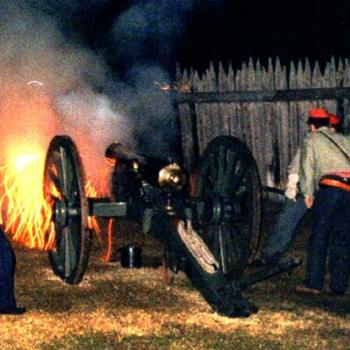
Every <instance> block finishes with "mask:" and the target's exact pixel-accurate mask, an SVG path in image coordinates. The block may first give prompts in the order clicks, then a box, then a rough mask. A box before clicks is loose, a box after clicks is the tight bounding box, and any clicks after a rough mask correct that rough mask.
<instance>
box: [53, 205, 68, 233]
mask: <svg viewBox="0 0 350 350" xmlns="http://www.w3.org/2000/svg"><path fill="white" fill-rule="evenodd" d="M53 213H54V222H55V224H56V225H58V226H59V227H60V228H62V227H65V226H67V225H68V210H67V204H66V201H65V200H56V201H55V203H54V206H53Z"/></svg>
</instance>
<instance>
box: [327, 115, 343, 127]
mask: <svg viewBox="0 0 350 350" xmlns="http://www.w3.org/2000/svg"><path fill="white" fill-rule="evenodd" d="M328 116H329V124H331V125H335V126H337V125H339V124H340V122H341V120H340V117H339V116H337V115H335V114H332V113H328Z"/></svg>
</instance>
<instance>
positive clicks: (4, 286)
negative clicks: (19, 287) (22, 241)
mask: <svg viewBox="0 0 350 350" xmlns="http://www.w3.org/2000/svg"><path fill="white" fill-rule="evenodd" d="M15 266H16V258H15V253H14V251H13V249H12V247H11V244H10V242H9V240H8V239H7V238H6V236H5V234H4V232H3V231H2V230H1V229H0V309H3V308H7V307H15V306H16V300H15V294H14V275H15Z"/></svg>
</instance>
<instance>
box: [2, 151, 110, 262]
mask: <svg viewBox="0 0 350 350" xmlns="http://www.w3.org/2000/svg"><path fill="white" fill-rule="evenodd" d="M8 159H9V161H7V163H6V164H5V165H4V166H2V167H0V177H1V179H2V182H1V183H0V188H1V190H2V191H3V193H2V194H1V196H0V208H1V211H0V224H3V225H4V229H5V231H6V232H7V233H8V234H9V235H10V236H11V238H12V240H13V241H16V242H19V243H22V244H24V245H25V246H27V247H29V248H37V249H41V250H50V249H52V248H53V247H54V244H55V229H54V224H53V222H52V221H51V217H52V208H51V205H50V203H48V202H47V201H46V200H45V198H44V194H43V181H44V163H45V152H44V150H43V149H42V148H41V147H39V146H35V145H30V146H27V147H25V150H23V148H20V147H18V148H15V149H12V150H11V151H10V152H9V153H8ZM85 191H86V196H87V197H90V198H94V197H97V196H98V193H97V191H96V189H95V188H94V186H93V185H92V184H91V181H87V183H86V185H85ZM50 192H51V193H52V194H53V195H54V196H55V197H57V198H59V196H60V194H59V193H58V192H57V189H56V188H55V187H54V186H52V188H51V189H50ZM88 223H89V228H90V229H91V230H93V231H94V232H95V233H96V234H97V236H98V238H99V241H100V242H101V232H102V230H101V228H100V225H99V223H98V221H97V219H96V217H94V216H89V217H88ZM110 230H111V226H110V224H109V225H108V246H107V247H106V253H105V256H104V257H103V260H104V261H108V260H109V258H110V254H111V245H112V242H111V232H110Z"/></svg>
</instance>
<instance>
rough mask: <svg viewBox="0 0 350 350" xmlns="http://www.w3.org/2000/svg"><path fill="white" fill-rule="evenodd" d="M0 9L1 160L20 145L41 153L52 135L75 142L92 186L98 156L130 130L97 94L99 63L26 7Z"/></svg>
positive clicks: (103, 73)
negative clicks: (37, 146) (31, 146)
mask: <svg viewBox="0 0 350 350" xmlns="http://www.w3.org/2000/svg"><path fill="white" fill-rule="evenodd" d="M0 10H1V13H2V21H1V24H0V42H1V45H0V109H1V119H2V122H3V125H5V126H6V127H3V128H2V130H1V134H2V138H1V142H0V147H1V148H2V151H3V153H6V149H7V148H8V147H9V145H10V144H11V143H14V142H16V143H21V142H22V140H21V138H23V142H24V141H25V142H28V139H30V140H31V141H32V142H33V143H40V144H42V145H45V146H47V145H48V143H49V141H50V140H51V139H52V138H53V137H54V136H55V135H56V134H66V135H69V136H71V137H72V138H73V140H74V141H75V142H76V143H77V146H78V149H79V151H80V153H81V155H82V159H83V162H84V165H85V168H86V172H87V174H88V176H89V177H91V178H93V180H96V181H98V177H99V175H98V174H97V171H98V169H99V168H100V166H98V165H97V164H96V163H97V162H99V163H101V166H103V165H104V149H105V148H106V147H107V146H108V144H109V143H110V142H112V141H116V140H118V141H119V140H120V141H121V142H124V141H125V142H127V141H128V140H129V139H130V138H131V127H130V124H131V123H130V121H129V120H127V118H126V116H125V115H123V114H122V113H120V112H117V110H116V108H115V106H116V103H115V102H116V101H112V100H111V99H110V97H108V96H107V95H104V94H102V93H98V92H96V91H95V90H96V88H95V87H96V86H103V84H104V83H105V81H106V79H107V78H106V77H107V75H108V70H107V69H106V66H105V64H104V61H103V59H101V57H99V56H98V55H96V54H95V53H92V52H91V51H89V50H87V49H86V48H83V47H82V46H79V45H77V43H76V42H73V41H72V40H69V39H68V38H67V37H66V36H65V35H64V34H62V32H61V30H60V25H59V22H57V21H56V19H55V18H54V17H52V16H49V15H46V14H44V13H43V12H42V11H38V10H37V9H34V8H33V7H31V6H29V5H28V3H27V2H24V1H22V2H21V1H13V2H4V3H2V4H0ZM33 82H34V83H33ZM14 136H15V137H14ZM38 138H39V140H38Z"/></svg>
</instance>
